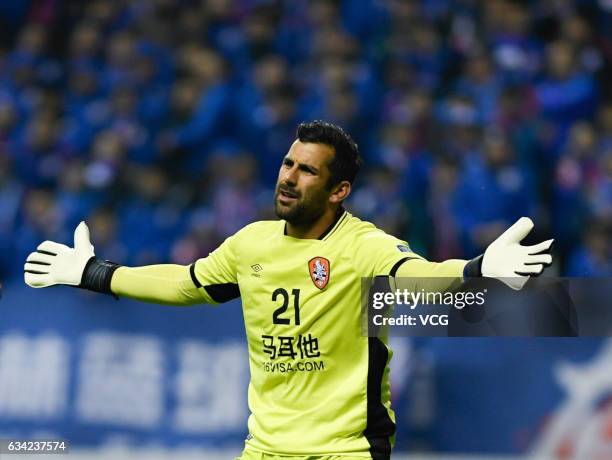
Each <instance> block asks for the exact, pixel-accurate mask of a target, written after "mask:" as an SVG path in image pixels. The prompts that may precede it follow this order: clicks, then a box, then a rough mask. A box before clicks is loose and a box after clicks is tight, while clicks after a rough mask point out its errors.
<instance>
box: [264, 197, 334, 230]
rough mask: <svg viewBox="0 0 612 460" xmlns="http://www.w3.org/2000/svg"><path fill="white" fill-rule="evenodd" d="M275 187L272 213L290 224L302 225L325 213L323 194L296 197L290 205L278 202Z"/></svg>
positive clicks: (314, 220) (315, 219)
mask: <svg viewBox="0 0 612 460" xmlns="http://www.w3.org/2000/svg"><path fill="white" fill-rule="evenodd" d="M279 194H280V191H279V190H278V189H277V191H276V193H275V194H274V213H275V214H276V217H278V218H279V219H283V220H285V221H287V222H288V223H290V224H292V225H299V226H304V225H308V224H311V223H313V222H316V221H317V220H318V219H319V218H320V217H321V216H322V215H323V214H324V213H325V198H326V197H325V196H321V197H309V198H307V199H303V197H300V198H298V200H297V201H296V202H294V203H293V204H292V205H290V206H283V205H282V204H280V203H279V200H278V195H279Z"/></svg>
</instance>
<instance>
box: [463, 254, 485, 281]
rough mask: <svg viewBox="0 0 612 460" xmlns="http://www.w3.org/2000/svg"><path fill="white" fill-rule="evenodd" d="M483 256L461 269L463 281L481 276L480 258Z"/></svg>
mask: <svg viewBox="0 0 612 460" xmlns="http://www.w3.org/2000/svg"><path fill="white" fill-rule="evenodd" d="M483 256H484V254H481V255H479V256H478V257H474V258H473V259H472V260H470V261H469V262H468V263H467V264H465V267H464V268H463V279H465V278H479V277H481V276H482V258H483Z"/></svg>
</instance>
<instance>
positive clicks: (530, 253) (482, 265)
mask: <svg viewBox="0 0 612 460" xmlns="http://www.w3.org/2000/svg"><path fill="white" fill-rule="evenodd" d="M532 228H533V222H532V221H531V219H529V218H528V217H521V218H520V219H519V220H517V221H516V222H515V223H514V225H512V226H511V227H510V228H509V229H508V230H506V231H505V232H504V233H502V234H501V235H500V236H499V237H498V238H497V239H496V240H495V241H493V242H492V243H491V244H490V245H489V246H488V247H487V249H486V250H485V253H484V254H483V255H482V256H479V257H477V258H476V259H473V260H471V261H470V262H468V264H467V265H466V269H465V271H464V274H465V275H466V276H474V275H477V274H479V275H480V276H486V277H489V278H497V279H498V280H500V281H502V282H503V283H505V284H506V285H508V286H509V287H511V288H512V289H515V290H520V289H522V287H523V286H524V285H525V283H526V282H527V280H528V279H529V277H530V276H532V275H539V274H540V273H542V271H543V270H544V267H546V266H548V265H550V264H551V263H552V256H551V255H550V254H549V253H548V252H547V251H548V250H549V249H550V246H551V244H552V243H553V241H554V240H546V241H543V242H542V243H539V244H535V245H533V246H522V245H521V244H520V243H521V240H523V238H525V237H526V236H527V234H528V233H529V232H530V231H531V229H532Z"/></svg>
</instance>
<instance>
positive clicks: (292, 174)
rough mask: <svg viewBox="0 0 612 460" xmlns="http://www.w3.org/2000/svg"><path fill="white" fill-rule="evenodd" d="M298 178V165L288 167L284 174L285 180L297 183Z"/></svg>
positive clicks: (289, 183) (293, 183)
mask: <svg viewBox="0 0 612 460" xmlns="http://www.w3.org/2000/svg"><path fill="white" fill-rule="evenodd" d="M297 179H298V170H297V168H296V167H293V168H288V169H286V170H285V174H284V175H283V182H285V184H287V185H296V184H297Z"/></svg>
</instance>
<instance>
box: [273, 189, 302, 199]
mask: <svg viewBox="0 0 612 460" xmlns="http://www.w3.org/2000/svg"><path fill="white" fill-rule="evenodd" d="M278 196H279V197H280V198H283V199H284V201H290V200H296V199H297V197H298V195H297V193H295V192H290V191H288V190H283V189H279V191H278Z"/></svg>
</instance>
